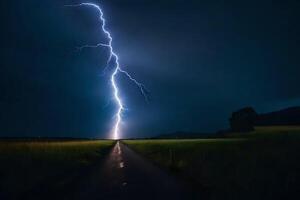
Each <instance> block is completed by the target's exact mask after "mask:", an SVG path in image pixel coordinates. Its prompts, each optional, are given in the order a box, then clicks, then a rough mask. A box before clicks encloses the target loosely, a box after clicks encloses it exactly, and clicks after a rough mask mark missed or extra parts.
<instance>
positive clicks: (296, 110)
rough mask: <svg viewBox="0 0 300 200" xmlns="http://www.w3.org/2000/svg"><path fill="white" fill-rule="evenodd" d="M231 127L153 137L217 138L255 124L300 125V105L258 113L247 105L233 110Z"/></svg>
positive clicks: (247, 130)
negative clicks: (212, 131) (206, 131)
mask: <svg viewBox="0 0 300 200" xmlns="http://www.w3.org/2000/svg"><path fill="white" fill-rule="evenodd" d="M229 123H230V128H228V129H226V130H220V131H217V132H216V133H191V132H184V131H177V132H174V133H168V134H160V135H158V136H156V137H153V138H152V139H171V138H174V139H177V138H178V139H184V138H191V139H193V138H216V137H226V135H227V134H228V133H232V132H249V131H253V130H254V127H255V126H292V125H300V107H290V108H286V109H283V110H279V111H274V112H270V113H262V114H258V113H257V112H256V111H255V110H254V108H252V107H245V108H242V109H240V110H237V111H235V112H233V113H232V114H231V116H230V118H229Z"/></svg>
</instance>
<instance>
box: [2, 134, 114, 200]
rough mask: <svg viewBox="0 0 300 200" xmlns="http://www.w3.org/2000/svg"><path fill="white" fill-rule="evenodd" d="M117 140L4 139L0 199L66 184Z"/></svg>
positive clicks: (61, 186) (57, 187) (17, 196)
mask: <svg viewBox="0 0 300 200" xmlns="http://www.w3.org/2000/svg"><path fill="white" fill-rule="evenodd" d="M113 144H114V142H113V141H109V140H81V141H76V140H75V141H43V140H41V141H28V140H27V141H5V140H4V141H0V199H6V198H8V197H9V198H16V199H18V198H21V197H24V195H26V194H27V193H32V192H36V191H35V190H37V188H39V187H42V185H45V187H46V188H50V187H52V188H56V189H59V188H63V187H64V186H65V185H66V184H68V182H70V181H71V180H72V179H73V178H74V177H75V176H76V175H78V174H79V173H81V171H82V169H85V168H88V167H89V166H91V165H92V164H93V163H95V162H97V161H98V160H99V159H101V158H102V157H103V156H104V155H105V154H106V153H107V151H108V150H109V149H110V148H111V147H112V145H113ZM45 198H46V197H45Z"/></svg>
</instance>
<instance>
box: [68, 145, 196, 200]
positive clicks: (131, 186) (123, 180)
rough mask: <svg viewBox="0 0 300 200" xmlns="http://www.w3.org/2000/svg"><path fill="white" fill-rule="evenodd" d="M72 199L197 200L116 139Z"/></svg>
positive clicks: (180, 185)
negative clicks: (105, 156)
mask: <svg viewBox="0 0 300 200" xmlns="http://www.w3.org/2000/svg"><path fill="white" fill-rule="evenodd" d="M73 195H74V196H73V197H72V199H89V200H90V199H110V200H114V199H116V200H118V199H120V200H121V199H122V200H125V199H132V200H134V199H139V200H141V199H143V200H148V199H151V200H155V199H158V200H160V199H164V200H166V199H172V200H181V199H199V198H198V197H196V196H195V193H194V192H192V191H191V190H190V189H189V188H188V187H186V186H185V185H184V184H182V183H181V182H179V181H178V180H177V179H175V178H174V177H172V176H171V175H169V174H168V173H166V172H164V171H162V170H161V169H160V168H158V167H156V166H154V165H153V164H152V163H150V162H149V161H147V160H146V159H144V158H143V157H141V156H140V155H138V154H137V153H135V152H134V151H132V150H131V149H129V148H128V147H127V146H126V145H124V144H122V143H121V142H117V143H116V145H115V146H114V147H113V149H112V151H111V152H110V154H109V155H108V156H107V158H106V159H105V160H104V161H103V162H102V164H101V166H98V167H95V168H94V169H93V171H92V172H91V174H90V175H89V176H87V177H85V178H84V179H82V180H81V181H80V185H79V186H78V187H76V191H74V192H73Z"/></svg>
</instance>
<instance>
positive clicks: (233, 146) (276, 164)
mask: <svg viewBox="0 0 300 200" xmlns="http://www.w3.org/2000/svg"><path fill="white" fill-rule="evenodd" d="M123 142H124V143H125V144H126V145H128V146H129V147H131V148H132V149H134V150H135V151H136V152H138V153H140V154H142V155H144V156H145V157H147V158H148V159H150V160H151V161H153V163H155V164H156V165H158V166H160V167H161V168H164V169H166V170H169V172H170V173H172V174H174V175H177V176H178V177H179V178H181V179H183V180H185V181H186V182H187V183H189V184H190V185H191V186H193V187H195V188H196V189H197V190H199V192H203V193H205V194H206V195H208V196H209V197H210V198H209V199H294V198H296V199H297V197H299V194H298V191H299V185H300V127H257V128H256V129H255V131H253V132H251V133H232V134H229V135H228V136H227V137H226V138H215V139H178V140H177V139H170V140H155V139H154V140H124V141H123Z"/></svg>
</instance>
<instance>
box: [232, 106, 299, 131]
mask: <svg viewBox="0 0 300 200" xmlns="http://www.w3.org/2000/svg"><path fill="white" fill-rule="evenodd" d="M229 121H230V130H231V131H234V132H247V131H252V130H254V126H274V125H277V126H286V125H289V126H291V125H300V107H290V108H286V109H283V110H279V111H275V112H270V113H263V114H258V113H257V112H256V111H255V110H254V109H253V108H252V107H245V108H242V109H240V110H238V111H235V112H233V113H232V115H231V117H230V119H229Z"/></svg>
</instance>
